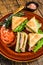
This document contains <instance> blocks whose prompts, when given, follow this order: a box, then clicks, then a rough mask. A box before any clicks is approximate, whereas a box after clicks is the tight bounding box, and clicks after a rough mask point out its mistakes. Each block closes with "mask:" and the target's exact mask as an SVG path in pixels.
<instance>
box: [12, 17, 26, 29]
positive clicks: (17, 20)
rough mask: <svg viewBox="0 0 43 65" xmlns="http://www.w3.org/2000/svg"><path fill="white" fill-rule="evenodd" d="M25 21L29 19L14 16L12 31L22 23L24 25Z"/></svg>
mask: <svg viewBox="0 0 43 65" xmlns="http://www.w3.org/2000/svg"><path fill="white" fill-rule="evenodd" d="M25 19H27V18H26V17H17V16H13V17H12V30H14V29H15V28H16V27H17V26H19V25H20V24H21V23H23V22H24V20H25Z"/></svg>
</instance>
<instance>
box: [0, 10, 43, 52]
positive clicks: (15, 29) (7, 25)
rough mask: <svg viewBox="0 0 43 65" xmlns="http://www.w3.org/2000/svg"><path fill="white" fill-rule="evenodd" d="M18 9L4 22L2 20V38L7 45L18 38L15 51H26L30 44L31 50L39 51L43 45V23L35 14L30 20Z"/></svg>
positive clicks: (0, 29)
mask: <svg viewBox="0 0 43 65" xmlns="http://www.w3.org/2000/svg"><path fill="white" fill-rule="evenodd" d="M19 10H21V9H19ZM19 10H18V11H19ZM18 11H16V12H15V13H14V14H11V15H10V16H9V17H8V18H7V19H5V20H4V22H0V39H1V41H2V42H3V43H5V44H7V45H10V44H12V43H13V42H14V41H15V39H16V41H15V43H16V44H15V46H14V49H15V50H14V51H15V52H26V51H28V48H27V47H28V46H29V52H30V51H33V52H37V51H38V50H39V49H40V48H41V47H42V46H43V31H42V30H41V29H40V27H41V23H39V21H38V20H37V19H36V18H35V16H34V17H33V18H31V19H30V20H28V18H27V17H24V13H23V12H18ZM25 30H26V31H27V32H28V33H26V31H25ZM27 45H28V46H27Z"/></svg>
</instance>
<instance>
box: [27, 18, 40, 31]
mask: <svg viewBox="0 0 43 65" xmlns="http://www.w3.org/2000/svg"><path fill="white" fill-rule="evenodd" d="M26 27H28V28H30V29H31V30H32V31H34V32H38V29H39V28H40V27H41V24H40V23H38V22H37V20H36V19H35V17H33V18H32V19H30V21H29V22H27V24H26Z"/></svg>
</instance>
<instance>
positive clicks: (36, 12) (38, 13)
mask: <svg viewBox="0 0 43 65" xmlns="http://www.w3.org/2000/svg"><path fill="white" fill-rule="evenodd" d="M34 13H35V14H37V15H39V16H41V17H42V15H41V14H40V12H39V11H38V9H37V10H36V11H34Z"/></svg>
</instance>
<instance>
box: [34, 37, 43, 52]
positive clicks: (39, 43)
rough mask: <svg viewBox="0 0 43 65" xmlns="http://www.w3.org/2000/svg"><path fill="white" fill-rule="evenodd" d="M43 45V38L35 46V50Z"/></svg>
mask: <svg viewBox="0 0 43 65" xmlns="http://www.w3.org/2000/svg"><path fill="white" fill-rule="evenodd" d="M42 46H43V38H42V39H41V40H40V41H38V43H37V45H36V46H35V47H34V49H33V52H37V51H38V50H39V49H40V48H41V47H42Z"/></svg>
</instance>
